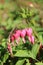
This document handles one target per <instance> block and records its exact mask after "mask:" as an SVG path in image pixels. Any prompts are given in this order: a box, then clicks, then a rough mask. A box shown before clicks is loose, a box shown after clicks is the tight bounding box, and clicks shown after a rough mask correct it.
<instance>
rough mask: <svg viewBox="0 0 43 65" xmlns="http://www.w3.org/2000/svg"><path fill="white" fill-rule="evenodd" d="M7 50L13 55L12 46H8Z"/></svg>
mask: <svg viewBox="0 0 43 65" xmlns="http://www.w3.org/2000/svg"><path fill="white" fill-rule="evenodd" d="M7 46H8V47H7V48H8V51H9V52H10V53H11V54H12V48H11V44H7Z"/></svg>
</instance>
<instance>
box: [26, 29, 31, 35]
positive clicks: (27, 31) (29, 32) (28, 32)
mask: <svg viewBox="0 0 43 65" xmlns="http://www.w3.org/2000/svg"><path fill="white" fill-rule="evenodd" d="M26 33H27V36H31V35H32V28H29V29H27V30H26Z"/></svg>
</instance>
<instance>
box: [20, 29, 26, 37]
mask: <svg viewBox="0 0 43 65" xmlns="http://www.w3.org/2000/svg"><path fill="white" fill-rule="evenodd" d="M25 35H26V30H25V29H24V30H22V31H21V35H20V36H21V37H25Z"/></svg>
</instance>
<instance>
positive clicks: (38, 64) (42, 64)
mask: <svg viewBox="0 0 43 65" xmlns="http://www.w3.org/2000/svg"><path fill="white" fill-rule="evenodd" d="M35 64H36V65H43V63H42V62H37V63H35Z"/></svg>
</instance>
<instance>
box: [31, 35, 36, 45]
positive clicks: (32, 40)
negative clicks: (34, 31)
mask: <svg viewBox="0 0 43 65" xmlns="http://www.w3.org/2000/svg"><path fill="white" fill-rule="evenodd" d="M34 41H35V39H34V36H31V42H32V44H34Z"/></svg>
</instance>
